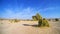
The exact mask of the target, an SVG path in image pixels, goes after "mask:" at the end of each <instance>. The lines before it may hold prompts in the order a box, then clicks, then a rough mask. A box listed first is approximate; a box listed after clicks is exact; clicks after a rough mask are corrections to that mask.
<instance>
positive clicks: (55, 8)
mask: <svg viewBox="0 0 60 34" xmlns="http://www.w3.org/2000/svg"><path fill="white" fill-rule="evenodd" d="M36 13H39V14H40V15H41V16H42V17H43V18H60V0H0V18H20V19H31V18H32V16H33V15H35V14H36Z"/></svg>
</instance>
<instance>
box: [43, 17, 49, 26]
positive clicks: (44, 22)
mask: <svg viewBox="0 0 60 34" xmlns="http://www.w3.org/2000/svg"><path fill="white" fill-rule="evenodd" d="M42 26H47V27H49V23H48V21H47V20H46V19H45V18H43V20H42Z"/></svg>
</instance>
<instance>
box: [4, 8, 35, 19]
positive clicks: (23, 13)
mask: <svg viewBox="0 0 60 34" xmlns="http://www.w3.org/2000/svg"><path fill="white" fill-rule="evenodd" d="M5 11H6V12H5V14H4V15H5V17H6V18H20V19H29V18H31V17H32V16H33V15H35V13H36V12H35V9H34V8H30V7H28V8H24V9H22V10H16V11H17V12H16V13H15V10H12V9H5Z"/></svg>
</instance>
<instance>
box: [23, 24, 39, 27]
mask: <svg viewBox="0 0 60 34" xmlns="http://www.w3.org/2000/svg"><path fill="white" fill-rule="evenodd" d="M23 25H24V26H32V27H39V25H38V24H33V25H29V24H23Z"/></svg>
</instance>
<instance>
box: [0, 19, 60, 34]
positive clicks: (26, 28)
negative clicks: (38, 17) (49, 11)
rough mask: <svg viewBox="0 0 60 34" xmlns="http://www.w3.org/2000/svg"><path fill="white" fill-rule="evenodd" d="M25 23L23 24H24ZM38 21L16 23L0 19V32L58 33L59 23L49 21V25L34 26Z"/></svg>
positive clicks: (27, 33) (2, 33)
mask: <svg viewBox="0 0 60 34" xmlns="http://www.w3.org/2000/svg"><path fill="white" fill-rule="evenodd" d="M24 24H25V25H24ZM35 24H36V25H37V24H38V21H19V22H17V23H14V22H12V23H11V22H10V21H9V20H3V21H0V33H1V34H60V23H59V22H51V21H49V24H50V27H34V26H31V25H35Z"/></svg>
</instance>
